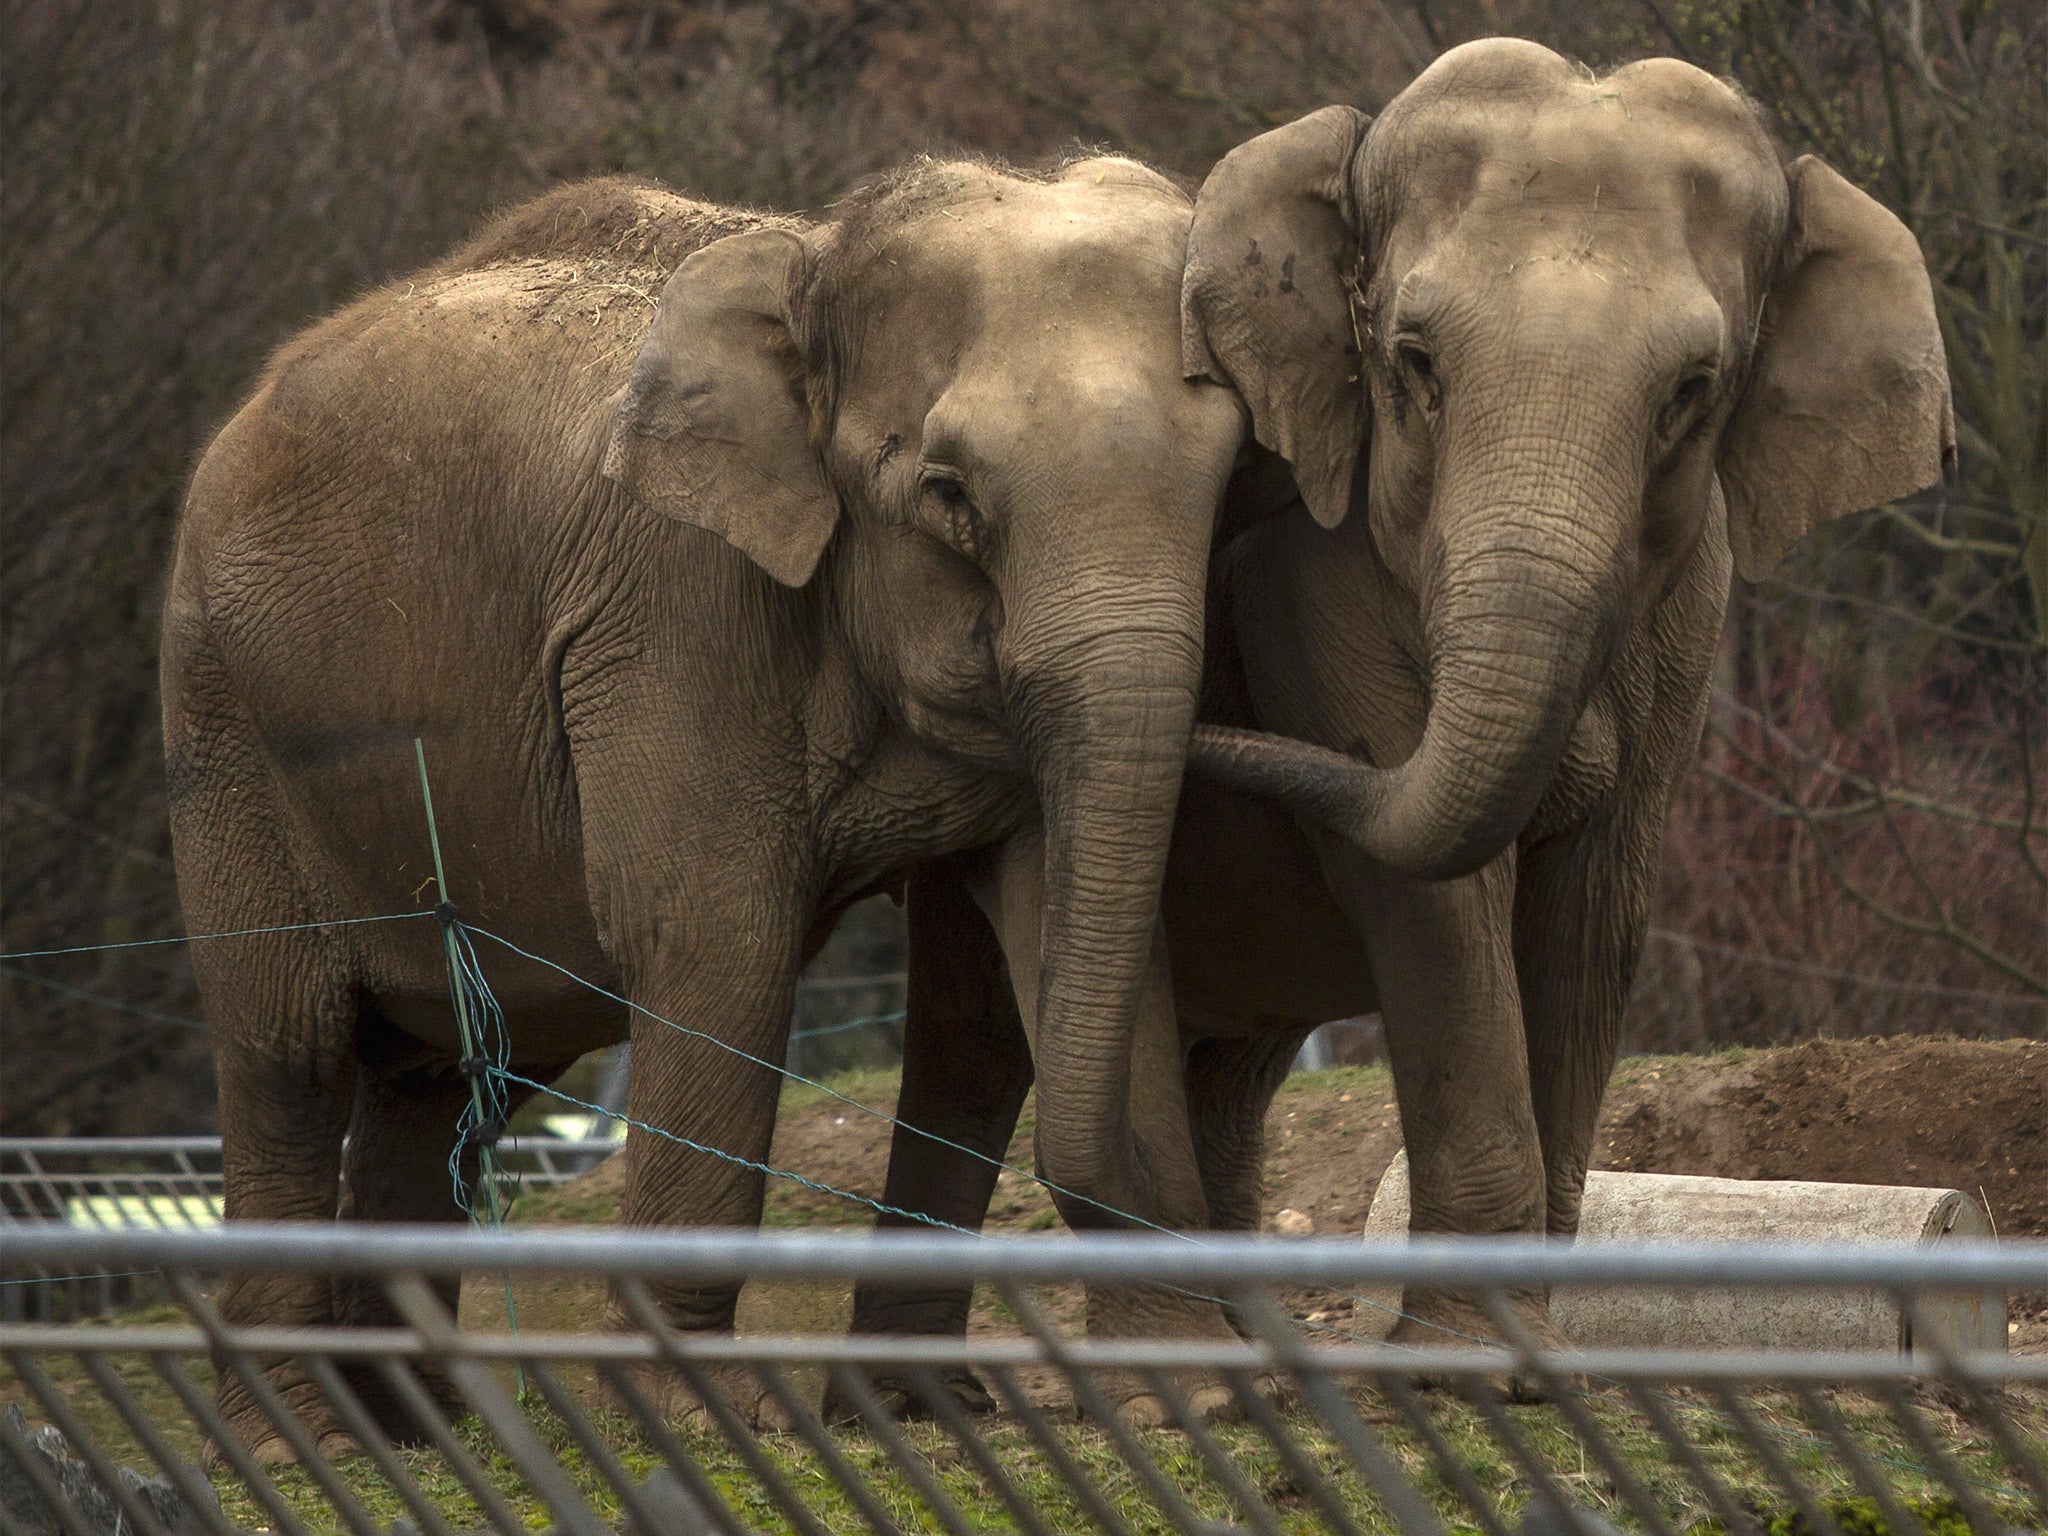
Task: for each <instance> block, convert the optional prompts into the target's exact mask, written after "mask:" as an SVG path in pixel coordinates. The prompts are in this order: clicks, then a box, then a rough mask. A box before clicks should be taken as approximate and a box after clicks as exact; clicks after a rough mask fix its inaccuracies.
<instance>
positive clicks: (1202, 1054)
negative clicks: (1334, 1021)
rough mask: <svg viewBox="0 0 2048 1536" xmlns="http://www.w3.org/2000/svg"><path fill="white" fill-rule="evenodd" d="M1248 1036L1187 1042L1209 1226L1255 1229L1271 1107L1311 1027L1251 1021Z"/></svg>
mask: <svg viewBox="0 0 2048 1536" xmlns="http://www.w3.org/2000/svg"><path fill="white" fill-rule="evenodd" d="M1247 1022H1248V1023H1250V1024H1251V1025H1252V1026H1253V1028H1252V1031H1251V1032H1249V1033H1236V1032H1233V1033H1232V1034H1231V1035H1229V1036H1227V1037H1222V1038H1215V1037H1212V1038H1206V1039H1197V1040H1196V1041H1195V1042H1194V1043H1193V1044H1192V1045H1190V1046H1189V1047H1188V1053H1187V1074H1186V1075H1187V1094H1188V1114H1189V1117H1190V1119H1191V1121H1192V1124H1193V1128H1194V1136H1195V1158H1196V1161H1197V1163H1198V1164H1199V1165H1200V1167H1201V1172H1202V1193H1203V1196H1204V1198H1205V1199H1206V1200H1207V1202H1208V1206H1209V1225H1210V1226H1211V1227H1212V1228H1214V1229H1215V1230H1217V1231H1219V1232H1256V1231H1258V1229H1259V1218H1260V1213H1261V1209H1262V1201H1263V1198H1264V1195H1265V1172H1266V1111H1267V1110H1268V1109H1269V1108H1271V1107H1272V1103H1273V1095H1274V1094H1276V1093H1278V1092H1279V1091H1280V1085H1281V1084H1282V1083H1283V1082H1285V1081H1286V1080H1287V1073H1288V1069H1289V1068H1290V1067H1292V1066H1293V1064H1294V1058H1295V1056H1296V1055H1298V1054H1299V1053H1300V1051H1301V1042H1302V1041H1303V1040H1305V1039H1307V1038H1308V1035H1309V1030H1308V1028H1307V1027H1305V1026H1286V1025H1279V1024H1275V1023H1272V1022H1270V1021H1268V1022H1266V1023H1265V1024H1264V1026H1263V1027H1258V1026H1259V1021H1247Z"/></svg>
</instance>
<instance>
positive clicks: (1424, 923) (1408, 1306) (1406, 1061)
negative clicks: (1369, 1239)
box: [1331, 849, 1555, 1347]
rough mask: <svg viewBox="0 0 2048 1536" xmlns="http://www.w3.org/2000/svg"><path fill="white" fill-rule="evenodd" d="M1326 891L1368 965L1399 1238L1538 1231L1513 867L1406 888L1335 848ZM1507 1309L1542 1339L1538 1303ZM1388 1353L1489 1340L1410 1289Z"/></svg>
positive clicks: (1436, 1299) (1465, 1308) (1494, 1333)
mask: <svg viewBox="0 0 2048 1536" xmlns="http://www.w3.org/2000/svg"><path fill="white" fill-rule="evenodd" d="M1331 863H1332V884H1333V886H1334V887H1335V888H1336V889H1337V890H1338V892H1339V895H1340V898H1341V899H1342V900H1343V901H1344V902H1345V905H1346V907H1347V910H1349V911H1350V912H1351V913H1352V915H1353V920H1354V921H1355V922H1356V923H1357V924H1358V926H1359V931H1360V932H1361V934H1362V935H1363V936H1364V938H1365V942H1366V946H1367V948H1368V949H1369V950H1370V952H1371V960H1372V970H1373V975H1374V978H1375V980H1376V981H1377V983H1378V988H1379V994H1380V1010H1381V1019H1382V1022H1383V1025H1384V1028H1385V1033H1386V1042H1387V1056H1388V1060H1389V1063H1390V1064H1391V1066H1392V1069H1393V1077H1394V1092H1395V1097H1396V1099H1397V1101H1398V1103H1399V1105H1400V1111H1401V1133H1402V1136H1403V1139H1404V1140H1405V1141H1406V1143H1407V1148H1408V1178H1409V1199H1410V1216H1409V1230H1410V1231H1411V1232H1439V1233H1458V1234H1467V1235H1483V1234H1495V1233H1525V1232H1541V1231H1542V1230H1543V1225H1544V1184H1543V1156H1542V1149H1541V1145H1540V1142H1539V1139H1538V1137H1537V1133H1536V1118H1535V1113H1534V1110H1533V1108H1532V1105H1531V1101H1530V1092H1529V1063H1528V1053H1527V1049H1526V1045H1525V1042H1524V1038H1523V1031H1522V1012H1521V1001H1520V995H1519V993H1518V990H1517V985H1516V977H1515V966H1514V954H1513V945H1512V939H1511V927H1512V919H1513V900H1514V869H1515V865H1514V860H1513V859H1512V858H1511V857H1509V858H1503V859H1500V860H1496V861H1495V862H1494V863H1493V864H1490V865H1488V866H1487V867H1486V868H1485V869H1483V870H1481V871H1479V872H1478V873H1477V874H1475V875H1470V876H1467V877H1466V878H1464V879H1461V880H1450V881H1443V882H1440V883H1438V882H1429V881H1416V880H1406V879H1402V878H1400V877H1398V876H1395V875H1392V874H1390V873H1388V872H1387V871H1385V870H1384V869H1383V868H1381V867H1380V866H1377V865H1375V864H1373V863H1371V862H1370V861H1368V860H1366V859H1363V858H1361V857H1359V856H1357V855H1354V854H1352V853H1350V852H1349V850H1345V849H1337V850H1334V851H1333V853H1332V855H1331ZM1511 1303H1512V1305H1514V1307H1515V1308H1516V1310H1517V1311H1518V1312H1519V1313H1521V1314H1522V1320H1523V1322H1524V1323H1525V1325H1526V1326H1528V1327H1529V1328H1530V1329H1531V1330H1532V1331H1533V1332H1535V1333H1536V1334H1537V1335H1538V1337H1539V1338H1545V1339H1548V1338H1552V1337H1554V1333H1555V1331H1554V1330H1553V1329H1552V1328H1551V1326H1550V1323H1549V1318H1548V1314H1547V1311H1546V1309H1545V1307H1544V1301H1543V1295H1542V1293H1541V1291H1540V1290H1539V1291H1532V1292H1526V1293H1515V1294H1513V1295H1512V1296H1511ZM1402 1312H1403V1316H1402V1318H1401V1319H1400V1320H1399V1321H1398V1322H1397V1323H1396V1324H1395V1325H1394V1329H1393V1332H1392V1333H1391V1334H1390V1335H1389V1339H1390V1341H1391V1342H1394V1343H1399V1344H1409V1345H1432V1346H1437V1347H1441V1346H1443V1345H1444V1344H1446V1343H1450V1342H1454V1341H1455V1340H1457V1339H1458V1338H1461V1337H1465V1338H1479V1339H1486V1340H1493V1339H1497V1338H1498V1337H1499V1336H1500V1330H1499V1327H1498V1325H1497V1324H1496V1323H1495V1322H1494V1321H1493V1320H1492V1318H1491V1317H1489V1316H1488V1315H1487V1313H1486V1312H1485V1310H1484V1309H1483V1307H1482V1306H1481V1305H1480V1304H1479V1302H1478V1300H1477V1299H1476V1298H1474V1297H1470V1296H1467V1295H1462V1294H1458V1293H1454V1292H1447V1291H1443V1290H1438V1289H1433V1288H1428V1287H1417V1286H1411V1287H1409V1288H1408V1290H1407V1292H1406V1293H1405V1295H1404V1297H1403V1300H1402Z"/></svg>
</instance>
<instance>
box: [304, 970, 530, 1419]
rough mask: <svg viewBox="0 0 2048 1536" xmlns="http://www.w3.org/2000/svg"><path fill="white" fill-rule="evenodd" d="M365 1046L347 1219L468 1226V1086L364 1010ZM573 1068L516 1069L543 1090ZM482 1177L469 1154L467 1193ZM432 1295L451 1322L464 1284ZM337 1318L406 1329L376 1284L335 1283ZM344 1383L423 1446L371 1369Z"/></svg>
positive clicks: (428, 1381) (433, 1393)
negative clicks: (454, 1159)
mask: <svg viewBox="0 0 2048 1536" xmlns="http://www.w3.org/2000/svg"><path fill="white" fill-rule="evenodd" d="M360 1038H361V1056H362V1073H361V1076H360V1078H359V1080H358V1083H357V1088H356V1103H355V1116H354V1119H353V1120H352V1121H351V1123H350V1126H349V1135H348V1147H347V1151H346V1154H345V1157H344V1159H343V1168H342V1194H341V1214H342V1216H343V1218H344V1219H351V1220H356V1221H402V1222H434V1221H442V1222H459V1221H463V1220H466V1219H468V1218H467V1213H466V1212H465V1211H464V1209H463V1208H462V1206H461V1205H460V1204H458V1203H457V1201H456V1197H455V1181H454V1179H453V1177H451V1175H450V1173H449V1169H448V1154H449V1153H450V1152H451V1151H452V1150H453V1148H454V1145H455V1125H456V1121H457V1120H458V1119H459V1118H460V1117H461V1115H462V1112H463V1110H464V1109H466V1108H467V1107H468V1105H469V1097H470V1088H469V1082H468V1080H467V1079H466V1078H464V1077H463V1076H462V1075H461V1074H460V1073H459V1072H458V1071H457V1070H456V1069H455V1067H454V1066H453V1065H452V1064H451V1063H449V1062H448V1061H447V1060H446V1059H445V1058H442V1057H438V1056H436V1055H433V1054H431V1053H430V1052H429V1051H428V1049H427V1048H426V1047H423V1046H420V1045H419V1044H417V1043H416V1042H414V1041H412V1040H410V1039H409V1038H407V1037H405V1036H402V1035H400V1034H398V1033H397V1032H396V1031H394V1030H392V1029H391V1028H390V1026H389V1025H387V1024H385V1023H384V1022H383V1020H381V1019H379V1018H377V1017H376V1016H375V1015H374V1014H371V1013H369V1012H368V1011H367V1010H366V1014H365V1018H364V1021H363V1028H362V1032H361V1037H360ZM568 1065H569V1064H568V1063H567V1062H558V1063H553V1064H550V1065H547V1066H541V1067H533V1066H528V1065H526V1064H522V1065H521V1067H520V1069H519V1070H520V1075H521V1076H525V1077H532V1078H536V1079H538V1080H540V1081H542V1082H545V1081H548V1080H549V1079H552V1078H554V1077H557V1076H559V1075H560V1074H561V1073H562V1072H563V1071H565V1070H566V1069H567V1067H568ZM530 1096H531V1090H529V1089H523V1088H522V1089H517V1090H515V1091H512V1092H511V1093H509V1094H508V1096H507V1105H506V1109H507V1113H508V1114H510V1113H511V1112H512V1111H514V1110H516V1109H517V1108H518V1107H519V1105H520V1103H522V1102H523V1101H524V1100H525V1099H526V1098H528V1097H530ZM478 1172H479V1169H478V1159H477V1155H476V1152H475V1150H474V1149H473V1148H472V1149H471V1150H470V1151H469V1152H468V1153H467V1155H466V1156H465V1157H464V1158H463V1160H462V1163H461V1175H462V1180H463V1187H464V1189H466V1190H471V1191H474V1190H476V1187H477V1186H476V1181H477V1176H478ZM432 1286H433V1289H434V1292H435V1294H436V1295H437V1296H438V1297H439V1298H440V1301H441V1305H442V1306H444V1307H445V1308H447V1310H448V1313H449V1315H450V1316H453V1315H454V1314H455V1312H456V1310H457V1307H458V1305H459V1302H460V1300H461V1289H462V1287H461V1283H460V1281H459V1280H454V1279H446V1278H436V1279H435V1280H434V1281H433V1282H432ZM334 1310H335V1321H337V1322H339V1323H341V1324H343V1325H344V1326H347V1327H355V1328H388V1327H397V1326H401V1325H402V1321H403V1320H402V1318H401V1317H400V1315H399V1312H398V1309H397V1308H396V1307H395V1306H393V1305H392V1303H391V1299H390V1297H389V1296H388V1295H387V1294H386V1293H385V1290H384V1287H383V1284H382V1283H381V1281H379V1280H378V1279H376V1278H374V1277H370V1276H352V1275H338V1276H336V1277H335V1281H334ZM418 1374H419V1376H420V1378H421V1380H422V1382H423V1383H424V1385H425V1386H426V1388H427V1392H428V1395H429V1396H430V1397H432V1398H433V1399H434V1400H435V1401H436V1402H437V1403H439V1404H440V1405H441V1406H443V1407H444V1408H452V1407H453V1406H454V1405H455V1403H456V1401H457V1399H456V1394H455V1392H454V1389H453V1388H452V1387H451V1386H450V1385H449V1383H448V1380H447V1376H446V1373H445V1372H443V1371H441V1370H440V1369H438V1368H437V1367H433V1366H426V1365H423V1366H421V1367H419V1368H418ZM341 1375H342V1379H343V1380H344V1381H346V1382H347V1383H348V1384H349V1386H350V1388H351V1389H352V1390H353V1391H354V1392H355V1394H356V1396H357V1397H358V1398H359V1399H361V1401H362V1404H363V1407H364V1408H365V1409H366V1410H367V1411H368V1412H369V1414H370V1416H371V1417H372V1418H373V1419H374V1420H375V1421H376V1422H377V1423H378V1424H379V1425H380V1426H381V1427H382V1428H383V1430H384V1431H385V1433H386V1435H387V1436H389V1437H390V1438H391V1439H392V1440H393V1441H394V1442H397V1443H400V1444H408V1445H411V1444H419V1443H422V1442H423V1441H424V1440H425V1439H426V1438H427V1434H428V1428H427V1426H425V1425H423V1424H421V1423H420V1422H419V1421H418V1419H417V1418H416V1417H415V1416H414V1414H413V1413H412V1411H411V1410H410V1409H408V1408H407V1407H406V1406H405V1405H404V1403H403V1402H402V1401H401V1400H400V1399H399V1398H398V1396H397V1395H396V1394H395V1393H393V1392H392V1390H391V1388H390V1386H389V1385H388V1384H387V1383H386V1382H385V1380H384V1378H383V1377H382V1375H380V1374H379V1373H378V1372H376V1371H374V1370H371V1369H370V1368H368V1367H367V1366H349V1365H343V1366H342V1367H341Z"/></svg>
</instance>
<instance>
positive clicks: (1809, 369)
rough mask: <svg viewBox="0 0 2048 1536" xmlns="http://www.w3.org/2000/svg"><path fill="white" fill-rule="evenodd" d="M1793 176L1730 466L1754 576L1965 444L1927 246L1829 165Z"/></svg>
mask: <svg viewBox="0 0 2048 1536" xmlns="http://www.w3.org/2000/svg"><path fill="white" fill-rule="evenodd" d="M1785 174H1786V180H1787V182H1788V183H1789V186H1790V190H1791V194H1792V201H1791V220H1790V224H1789V226H1788V228H1787V231H1786V237H1785V246H1784V252H1783V255H1782V256H1781V257H1780V259H1779V263H1778V271H1777V274H1776V279H1775V281H1774V282H1773V283H1772V285H1771V288H1770V291H1769V295H1768V297H1767V298H1766V299H1765V300H1764V308H1763V316H1762V321H1761V324H1760V326H1759V329H1758V337H1757V351H1756V358H1755V361H1754V362H1753V363H1752V365H1751V368H1750V376H1749V382H1748V385H1747V386H1746V388H1745V390H1744V392H1743V397H1742V401H1741V403H1740V404H1739V405H1738V406H1737V407H1736V410H1735V414H1734V416H1733V417H1732V418H1731V419H1730V420H1729V423H1728V429H1727V431H1726V432H1725V433H1724V434H1723V436H1722V438H1721V452H1720V462H1719V469H1720V475H1721V489H1722V491H1723V493H1724V494H1725V495H1726V497H1727V500H1728V542H1729V545H1730V547H1731V548H1732V549H1733V551H1734V554H1735V565H1736V569H1737V570H1739V571H1741V572H1742V574H1743V575H1744V576H1746V577H1748V578H1749V579H1750V580H1752V581H1755V580H1758V579H1760V578H1762V577H1764V576H1767V575H1769V574H1770V572H1771V570H1772V568H1773V567H1774V566H1776V565H1777V563H1778V560H1779V558H1780V557H1781V556H1783V554H1784V553H1785V551H1786V550H1788V549H1790V548H1791V547H1792V546H1793V545H1794V544H1796V543H1797V542H1798V541H1799V539H1800V538H1801V537H1802V536H1803V535H1804V534H1805V533H1806V532H1807V531H1808V530H1809V529H1811V528H1813V527H1815V526H1816V525H1817V524H1820V523H1824V522H1826V521H1827V520H1828V519H1829V518H1833V517H1840V516H1842V515H1843V514H1845V513H1849V512H1860V511H1862V510H1863V509H1864V508H1865V507H1874V506H1878V505H1880V504H1882V503H1884V502H1887V501H1890V500H1892V499H1894V498H1895V497H1899V496H1907V495H1910V494H1912V493H1913V492H1914V491H1917V490H1920V489H1921V488H1922V487H1924V486H1928V485H1932V484H1933V483H1934V482H1935V481H1937V480H1939V479H1940V478H1941V474H1942V471H1943V470H1944V469H1945V468H1947V467H1949V466H1950V465H1951V464H1953V463H1954V461H1955V452H1956V430H1955V420H1954V417H1953V416H1952V414H1951V411H1950V405H1949V383H1948V365H1947V362H1946V360H1945V357H1944V355H1943V352H1942V345H1941V324H1940V322H1939V321H1938V320H1937V319H1936V317H1935V312H1934V290H1933V285H1932V284H1931V283H1929V281H1928V278H1927V266H1926V262H1925V260H1924V259H1923V258H1922V256H1921V254H1920V245H1919V242H1918V241H1916V240H1915V239H1914V238H1913V233H1912V231H1911V230H1909V229H1907V228H1906V226H1905V225H1904V224H1902V223H1900V222H1899V220H1898V219H1897V218H1896V217H1895V216H1893V214H1892V213H1891V212H1890V211H1889V210H1888V209H1886V208H1885V207H1884V205H1883V204H1881V203H1879V202H1878V201H1877V200H1876V199H1875V198H1872V197H1870V196H1869V195H1867V194H1866V193H1864V192H1861V191H1859V190H1858V189H1857V188H1856V187H1854V186H1852V185H1850V184H1849V183H1848V182H1847V181H1844V180H1843V179H1842V178H1841V177H1840V176H1839V175H1837V174H1836V173H1835V172H1834V171H1833V170H1832V169H1830V168H1829V166H1828V165H1827V164H1826V163H1825V162H1824V161H1821V160H1818V159H1816V158H1815V157H1813V156H1812V155H1803V156H1801V157H1800V158H1799V159H1798V160H1795V161H1794V162H1793V163H1792V164H1791V166H1790V167H1789V168H1788V169H1787V171H1786V173H1785Z"/></svg>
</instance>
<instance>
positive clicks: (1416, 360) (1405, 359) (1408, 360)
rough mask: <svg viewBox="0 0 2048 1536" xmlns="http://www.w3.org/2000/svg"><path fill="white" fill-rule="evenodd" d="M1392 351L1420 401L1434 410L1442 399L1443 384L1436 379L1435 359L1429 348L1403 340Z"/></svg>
mask: <svg viewBox="0 0 2048 1536" xmlns="http://www.w3.org/2000/svg"><path fill="white" fill-rule="evenodd" d="M1394 353H1395V355H1396V356H1397V357H1398V358H1399V359H1400V360H1401V370H1402V372H1403V373H1405V374H1406V375H1407V378H1408V382H1409V383H1410V385H1411V386H1413V388H1414V390H1415V392H1416V393H1417V394H1419V395H1420V396H1421V397H1422V403H1423V404H1424V405H1425V406H1427V407H1428V408H1429V409H1430V410H1435V409H1436V408H1437V406H1438V404H1439V403H1441V401H1442V399H1443V385H1442V384H1440V383H1439V382H1438V381H1437V376H1436V359H1435V358H1433V357H1431V356H1430V355H1429V349H1428V348H1427V347H1425V346H1423V345H1422V344H1421V343H1420V342H1416V341H1403V342H1400V343H1398V344H1397V345H1396V346H1395V348H1394Z"/></svg>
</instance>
